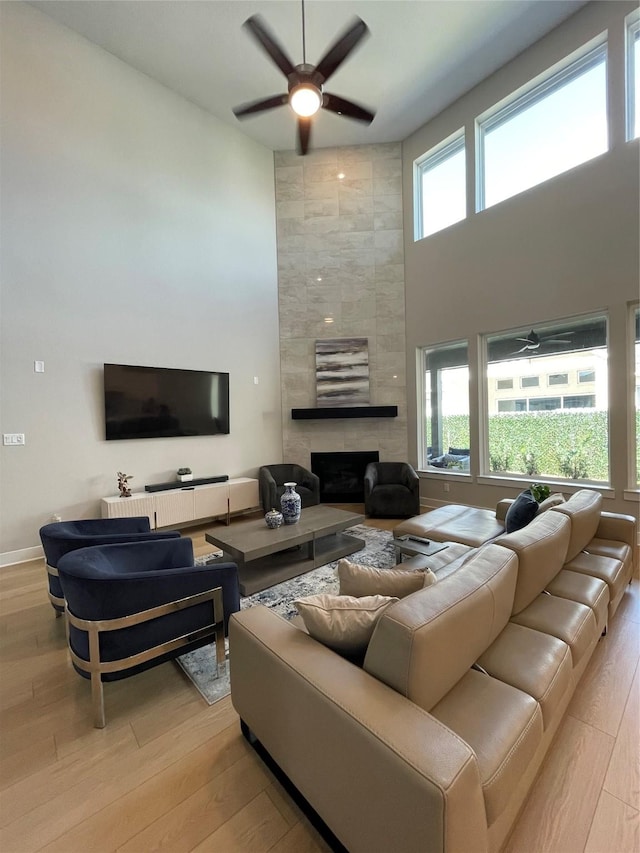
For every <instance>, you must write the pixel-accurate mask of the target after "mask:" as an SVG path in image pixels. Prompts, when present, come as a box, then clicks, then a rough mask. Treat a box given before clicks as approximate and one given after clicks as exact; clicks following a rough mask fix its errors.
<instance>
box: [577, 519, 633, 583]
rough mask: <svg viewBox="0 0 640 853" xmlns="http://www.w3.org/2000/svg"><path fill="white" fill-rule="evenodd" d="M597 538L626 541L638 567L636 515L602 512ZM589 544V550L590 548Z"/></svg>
mask: <svg viewBox="0 0 640 853" xmlns="http://www.w3.org/2000/svg"><path fill="white" fill-rule="evenodd" d="M595 538H596V539H613V540H614V541H615V542H626V544H627V545H628V546H629V547H630V548H631V553H632V554H633V564H634V566H635V567H636V569H637V566H636V562H637V553H638V523H637V521H636V519H635V518H634V516H632V515H623V514H622V513H620V512H601V513H600V522H599V524H598V529H597V530H596V535H595ZM588 547H589V546H587V550H588Z"/></svg>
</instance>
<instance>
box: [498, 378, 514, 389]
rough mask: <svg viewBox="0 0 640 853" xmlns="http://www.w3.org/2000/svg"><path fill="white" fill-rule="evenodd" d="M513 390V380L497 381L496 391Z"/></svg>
mask: <svg viewBox="0 0 640 853" xmlns="http://www.w3.org/2000/svg"><path fill="white" fill-rule="evenodd" d="M511 388H513V379H498V380H496V390H498V391H509V390H511Z"/></svg>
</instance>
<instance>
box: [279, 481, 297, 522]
mask: <svg viewBox="0 0 640 853" xmlns="http://www.w3.org/2000/svg"><path fill="white" fill-rule="evenodd" d="M284 488H285V490H284V492H283V494H282V497H281V498H280V506H281V508H282V516H283V518H284V523H285V524H295V523H296V521H300V510H301V508H302V498H301V497H300V495H299V494H298V493H297V492H296V484H295V483H285V484H284Z"/></svg>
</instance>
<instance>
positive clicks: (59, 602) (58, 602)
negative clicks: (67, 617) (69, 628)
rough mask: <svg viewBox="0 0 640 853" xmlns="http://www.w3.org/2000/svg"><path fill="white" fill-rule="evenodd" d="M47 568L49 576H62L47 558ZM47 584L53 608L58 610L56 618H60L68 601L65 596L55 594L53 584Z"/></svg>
mask: <svg viewBox="0 0 640 853" xmlns="http://www.w3.org/2000/svg"><path fill="white" fill-rule="evenodd" d="M45 568H46V570H47V575H49V577H53V578H58V577H60V574H59V572H58V570H57V569H56V568H55V567H54V566H50V565H49V563H47V561H46V559H45ZM47 586H48V589H47V595H48V596H49V601H50V602H51V606H52V607H53V609H54V610H55V612H56V619H59V618H60V617H61V616H62V614H63V613H64V609H65V603H66V602H65V600H64V598H61V597H60V596H58V595H54V594H53V593H52V592H51V584H47Z"/></svg>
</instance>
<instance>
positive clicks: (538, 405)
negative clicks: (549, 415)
mask: <svg viewBox="0 0 640 853" xmlns="http://www.w3.org/2000/svg"><path fill="white" fill-rule="evenodd" d="M561 408H562V398H561V397H532V398H531V399H530V400H529V411H530V412H552V411H553V410H554V409H561Z"/></svg>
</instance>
